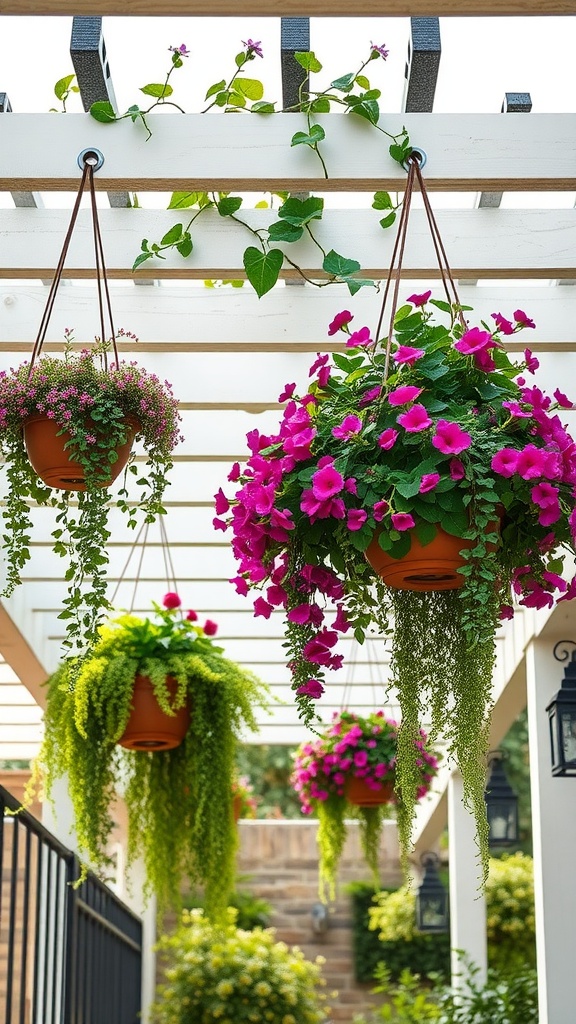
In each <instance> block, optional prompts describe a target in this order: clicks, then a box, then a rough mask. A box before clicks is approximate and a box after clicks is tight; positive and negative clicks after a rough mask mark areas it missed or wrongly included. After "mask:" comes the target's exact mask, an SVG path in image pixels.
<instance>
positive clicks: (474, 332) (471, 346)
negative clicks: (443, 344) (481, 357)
mask: <svg viewBox="0 0 576 1024" xmlns="http://www.w3.org/2000/svg"><path fill="white" fill-rule="evenodd" d="M495 344H496V342H495V341H494V338H493V337H492V335H491V334H490V333H489V332H488V331H481V330H480V328H479V327H471V328H470V330H469V331H466V332H465V333H464V334H463V335H462V337H461V338H460V339H459V341H455V342H454V348H455V349H456V350H457V351H458V352H462V353H463V354H464V355H465V356H469V355H473V354H474V353H475V352H481V351H482V350H483V349H487V348H493V347H494V345H495Z"/></svg>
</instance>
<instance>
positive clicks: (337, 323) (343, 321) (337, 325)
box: [328, 309, 354, 335]
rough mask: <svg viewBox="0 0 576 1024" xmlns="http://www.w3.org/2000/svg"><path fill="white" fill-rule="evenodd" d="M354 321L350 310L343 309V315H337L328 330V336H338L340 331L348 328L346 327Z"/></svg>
mask: <svg viewBox="0 0 576 1024" xmlns="http://www.w3.org/2000/svg"><path fill="white" fill-rule="evenodd" d="M353 319H354V316H353V314H352V313H351V312H350V310H348V309H343V310H342V312H341V313H336V316H335V317H334V319H333V321H332V323H331V324H330V326H329V328H328V334H329V335H332V334H337V332H338V331H341V330H342V328H343V327H346V325H347V324H349V323H350V321H351V320H353Z"/></svg>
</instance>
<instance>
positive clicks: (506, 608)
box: [500, 604, 514, 621]
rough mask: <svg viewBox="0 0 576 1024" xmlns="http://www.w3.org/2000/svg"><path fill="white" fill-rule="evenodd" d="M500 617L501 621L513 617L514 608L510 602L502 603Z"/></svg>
mask: <svg viewBox="0 0 576 1024" xmlns="http://www.w3.org/2000/svg"><path fill="white" fill-rule="evenodd" d="M500 618H501V620H502V621H504V620H505V619H513V618H514V609H513V607H512V605H511V604H503V605H501V606H500Z"/></svg>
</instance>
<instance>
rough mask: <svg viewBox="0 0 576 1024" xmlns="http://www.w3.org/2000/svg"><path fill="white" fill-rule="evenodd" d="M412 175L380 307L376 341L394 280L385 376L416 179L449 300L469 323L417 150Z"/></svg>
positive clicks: (410, 162) (410, 164) (411, 163)
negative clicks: (462, 309) (464, 313)
mask: <svg viewBox="0 0 576 1024" xmlns="http://www.w3.org/2000/svg"><path fill="white" fill-rule="evenodd" d="M407 162H408V178H407V180H406V191H405V193H404V199H403V201H402V208H401V211H400V219H399V221H398V231H397V233H396V241H395V242H394V248H393V250H392V259H391V261H390V267H389V270H388V274H387V277H386V282H385V285H384V295H383V298H382V305H381V307H380V315H379V317H378V324H377V327H376V334H375V336H374V344H375V345H377V344H378V342H379V338H380V331H381V329H382V323H383V321H384V313H385V310H386V304H387V302H388V295H389V293H390V288H391V286H392V281H394V288H393V291H392V306H391V312H390V325H389V328H388V336H387V338H386V348H385V354H386V359H385V363H384V380H386V379H387V377H388V371H389V368H390V356H391V347H392V339H393V332H394V320H395V317H396V311H397V309H398V294H399V290H400V279H401V277H402V265H403V260H404V250H405V247H406V236H407V233H408V221H409V217H410V209H411V205H412V196H413V194H414V183H415V181H417V182H418V186H419V188H420V192H421V194H422V201H423V204H424V210H425V213H426V219H427V221H428V227H429V228H430V234H431V236H432V244H433V246H434V252H435V253H436V259H437V261H438V267H439V270H440V277H441V278H442V284H443V286H444V293H445V295H446V300H447V302H448V303H449V304H450V305H451V306H456V307H457V309H456V316H457V318H458V319H459V321H460V323H461V324H462V326H463V327H465V326H466V322H465V320H464V317H463V314H462V311H461V310H460V309H459V306H460V299H459V297H458V291H457V289H456V283H455V281H454V277H453V275H452V271H451V270H450V265H449V263H448V257H447V255H446V250H445V248H444V243H443V242H442V239H441V237H440V230H439V228H438V224H437V222H436V218H435V216H434V212H433V210H432V206H431V204H430V198H429V196H428V191H427V189H426V183H425V181H424V178H423V177H422V171H421V169H420V159H419V157H418V155H417V154H416V153H411V154H410V156H409V157H408V161H407Z"/></svg>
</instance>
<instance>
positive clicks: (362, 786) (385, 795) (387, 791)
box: [345, 775, 394, 807]
mask: <svg viewBox="0 0 576 1024" xmlns="http://www.w3.org/2000/svg"><path fill="white" fill-rule="evenodd" d="M345 794H346V799H347V801H348V803H349V804H355V806H356V807H377V806H378V805H379V804H389V803H392V800H393V799H394V782H393V780H392V779H384V780H383V782H382V783H381V786H380V789H370V787H369V786H368V784H367V782H366V781H365V780H364V779H362V778H358V777H357V776H356V775H353V776H352V777H351V778H350V779H348V781H347V782H346V788H345Z"/></svg>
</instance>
